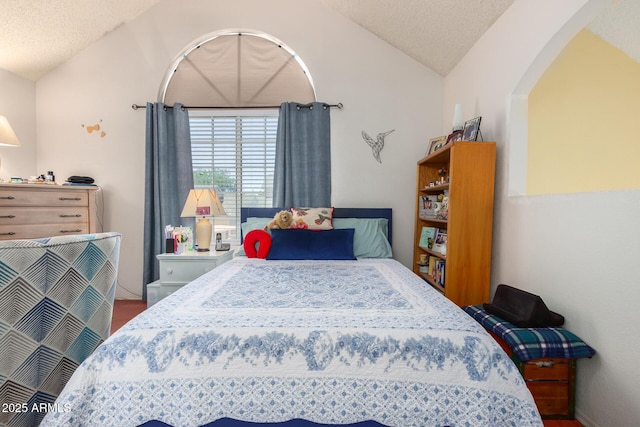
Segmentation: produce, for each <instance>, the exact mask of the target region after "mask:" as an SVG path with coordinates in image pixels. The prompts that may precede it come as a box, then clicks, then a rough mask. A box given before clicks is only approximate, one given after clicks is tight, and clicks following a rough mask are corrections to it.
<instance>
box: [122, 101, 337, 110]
mask: <svg viewBox="0 0 640 427" xmlns="http://www.w3.org/2000/svg"><path fill="white" fill-rule="evenodd" d="M301 105H305V104H301ZM328 107H329V108H337V109H338V110H342V109H343V108H344V105H342V102H338V103H337V104H333V105H328ZM131 108H132V109H134V110H137V109H138V108H143V109H144V108H147V105H146V104H145V105H138V104H133V105H131ZM165 108H173V107H172V106H170V105H167V106H165ZM183 108H186V109H187V110H251V109H258V110H268V109H276V108H280V106H279V105H266V106H262V107H260V106H248V107H187V106H184V107H183Z"/></svg>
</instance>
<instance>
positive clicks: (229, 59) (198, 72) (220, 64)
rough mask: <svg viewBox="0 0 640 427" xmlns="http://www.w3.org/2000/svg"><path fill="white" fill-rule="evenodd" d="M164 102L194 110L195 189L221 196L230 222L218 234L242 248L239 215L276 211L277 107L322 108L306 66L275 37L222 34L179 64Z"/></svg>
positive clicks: (218, 224) (164, 89) (221, 221)
mask: <svg viewBox="0 0 640 427" xmlns="http://www.w3.org/2000/svg"><path fill="white" fill-rule="evenodd" d="M158 99H159V100H160V102H164V103H165V104H169V105H172V104H173V103H175V102H180V103H182V104H183V105H185V106H187V107H188V109H189V117H190V119H189V121H190V126H191V146H192V160H193V162H192V163H193V173H194V185H195V187H196V188H213V189H214V190H216V192H217V193H218V195H219V197H220V199H221V200H222V204H223V207H224V209H225V211H226V212H227V214H228V216H227V217H217V218H214V232H215V233H219V232H220V233H222V236H223V239H225V240H231V241H237V240H238V239H239V236H240V233H239V227H240V224H239V221H240V208H241V207H242V206H243V205H244V206H257V207H260V206H263V207H270V206H271V205H272V200H273V171H274V166H275V141H276V131H277V125H278V109H277V107H278V106H279V105H280V104H281V103H283V102H289V101H291V102H300V103H310V102H314V101H316V95H315V89H314V86H313V81H312V79H311V76H310V74H309V72H308V70H307V68H306V66H305V65H304V63H303V62H302V60H301V59H300V58H299V57H298V56H297V55H296V54H295V52H294V51H293V50H292V49H291V48H289V47H288V46H286V45H285V44H284V43H282V42H281V41H279V40H277V39H276V38H274V37H272V36H270V35H268V34H264V33H259V32H256V31H236V30H227V31H219V32H216V33H212V34H208V35H206V36H204V37H202V38H201V39H200V40H197V41H195V42H193V43H192V44H191V45H190V46H189V47H188V48H187V49H185V50H184V51H183V52H182V53H181V54H180V55H179V56H178V57H177V58H176V59H175V61H174V63H173V64H172V66H171V68H170V69H169V70H168V72H167V74H166V77H165V79H164V81H163V83H162V86H161V88H160V93H159V96H158Z"/></svg>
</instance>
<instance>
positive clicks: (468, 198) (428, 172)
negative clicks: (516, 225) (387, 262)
mask: <svg viewBox="0 0 640 427" xmlns="http://www.w3.org/2000/svg"><path fill="white" fill-rule="evenodd" d="M495 161H496V144H495V142H466V141H459V142H453V143H450V144H448V145H446V146H444V147H443V148H441V149H440V150H438V151H436V152H435V153H432V154H430V155H428V156H426V157H424V158H422V159H420V160H419V161H418V165H417V168H418V169H417V182H416V211H415V228H414V254H413V266H414V267H413V270H414V272H415V273H416V274H418V275H420V276H421V277H422V278H424V279H425V281H426V282H427V283H429V284H430V285H431V286H433V287H434V288H435V289H437V290H439V291H440V292H442V293H443V294H444V295H445V296H446V297H447V298H449V299H450V300H451V301H453V302H454V303H456V304H457V305H459V306H465V305H477V304H482V303H485V302H489V287H490V275H491V246H492V231H493V195H494V181H495ZM441 169H445V170H446V171H447V173H446V175H445V177H444V181H445V182H444V183H440V182H441V178H442V177H441V176H440V175H439V173H438V171H439V170H441ZM430 183H437V184H435V185H431V186H430ZM445 192H446V193H448V214H447V218H446V219H436V218H431V217H429V218H421V217H420V206H421V204H422V200H421V196H430V195H439V194H443V193H445ZM422 227H434V228H437V229H442V230H446V233H447V249H446V255H443V254H440V253H437V252H434V251H432V250H429V249H425V248H422V247H420V245H419V242H420V235H421V232H422ZM421 254H426V255H427V258H428V257H431V256H435V257H437V258H439V259H442V260H444V261H445V268H444V285H443V286H440V285H439V284H438V283H436V282H435V280H434V278H433V277H431V276H429V275H428V274H425V273H421V272H420V262H419V261H420V255H421Z"/></svg>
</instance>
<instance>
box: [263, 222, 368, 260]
mask: <svg viewBox="0 0 640 427" xmlns="http://www.w3.org/2000/svg"><path fill="white" fill-rule="evenodd" d="M353 234H354V229H353V228H344V229H341V230H322V231H316V230H292V229H290V228H288V229H285V230H280V229H275V230H271V237H272V244H271V249H270V250H269V253H268V254H267V259H268V260H305V259H315V260H355V259H356V257H355V256H354V255H353Z"/></svg>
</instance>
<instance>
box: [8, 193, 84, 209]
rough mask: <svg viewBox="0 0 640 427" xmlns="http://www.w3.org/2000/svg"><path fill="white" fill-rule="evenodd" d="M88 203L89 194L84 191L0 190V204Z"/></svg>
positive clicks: (71, 204) (73, 204) (74, 204)
mask: <svg viewBox="0 0 640 427" xmlns="http://www.w3.org/2000/svg"><path fill="white" fill-rule="evenodd" d="M88 204H89V195H88V194H87V192H86V191H61V190H57V191H56V190H45V189H43V190H42V191H25V190H21V189H2V190H0V206H87V205H88Z"/></svg>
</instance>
